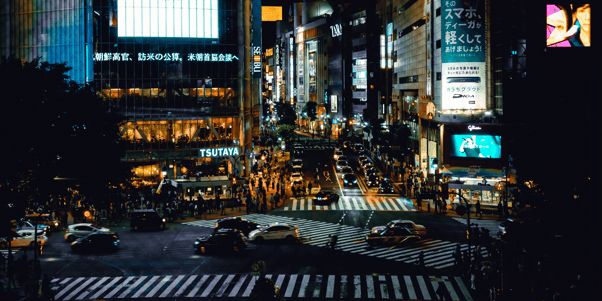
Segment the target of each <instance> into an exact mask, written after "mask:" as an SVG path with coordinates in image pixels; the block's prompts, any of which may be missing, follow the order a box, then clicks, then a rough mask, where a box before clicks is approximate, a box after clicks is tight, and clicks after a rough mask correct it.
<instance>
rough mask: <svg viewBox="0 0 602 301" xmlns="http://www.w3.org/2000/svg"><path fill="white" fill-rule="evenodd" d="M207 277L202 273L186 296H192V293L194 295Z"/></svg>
mask: <svg viewBox="0 0 602 301" xmlns="http://www.w3.org/2000/svg"><path fill="white" fill-rule="evenodd" d="M207 278H209V275H204V276H203V277H202V278H201V280H199V282H198V283H197V284H196V285H195V286H194V287H193V288H192V290H191V291H190V293H188V298H192V297H194V295H196V293H197V292H198V291H199V290H200V289H201V286H202V285H203V283H205V281H207Z"/></svg>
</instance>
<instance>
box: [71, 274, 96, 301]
mask: <svg viewBox="0 0 602 301" xmlns="http://www.w3.org/2000/svg"><path fill="white" fill-rule="evenodd" d="M94 280H96V277H92V278H90V279H88V281H86V282H84V284H82V285H80V286H78V287H77V288H76V289H75V290H74V291H73V292H71V294H69V296H67V297H66V298H65V300H69V299H71V298H73V297H74V296H75V295H77V293H79V292H80V291H81V290H82V289H84V288H85V287H86V286H88V285H89V284H90V283H91V282H92V281H94Z"/></svg>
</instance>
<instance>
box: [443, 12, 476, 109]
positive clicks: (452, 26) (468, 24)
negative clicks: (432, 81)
mask: <svg viewBox="0 0 602 301" xmlns="http://www.w3.org/2000/svg"><path fill="white" fill-rule="evenodd" d="M442 5H443V11H442V13H441V17H442V19H443V20H442V21H441V35H442V36H443V37H444V38H443V39H442V40H441V63H442V64H441V76H442V79H441V86H442V87H441V88H442V105H441V108H442V109H443V110H484V109H486V104H487V103H486V98H485V97H486V95H487V93H486V80H485V45H486V39H485V37H486V35H485V2H484V1H483V0H470V1H444V2H442Z"/></svg>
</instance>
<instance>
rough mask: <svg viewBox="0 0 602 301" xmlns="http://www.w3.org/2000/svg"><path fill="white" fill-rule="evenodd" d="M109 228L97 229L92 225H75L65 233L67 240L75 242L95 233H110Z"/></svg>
mask: <svg viewBox="0 0 602 301" xmlns="http://www.w3.org/2000/svg"><path fill="white" fill-rule="evenodd" d="M110 231H111V230H110V229H107V228H97V227H94V226H92V224H90V223H81V224H73V225H70V226H69V227H68V228H67V233H65V239H66V240H68V241H75V240H76V239H78V238H81V237H85V236H88V234H90V233H95V232H110Z"/></svg>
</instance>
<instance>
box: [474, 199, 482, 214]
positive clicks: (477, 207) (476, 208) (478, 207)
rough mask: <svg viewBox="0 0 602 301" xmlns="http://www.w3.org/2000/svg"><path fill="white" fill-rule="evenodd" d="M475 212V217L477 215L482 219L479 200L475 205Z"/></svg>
mask: <svg viewBox="0 0 602 301" xmlns="http://www.w3.org/2000/svg"><path fill="white" fill-rule="evenodd" d="M475 210H476V212H477V215H479V217H483V213H482V212H481V202H480V201H479V200H477V203H476V205H475Z"/></svg>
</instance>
